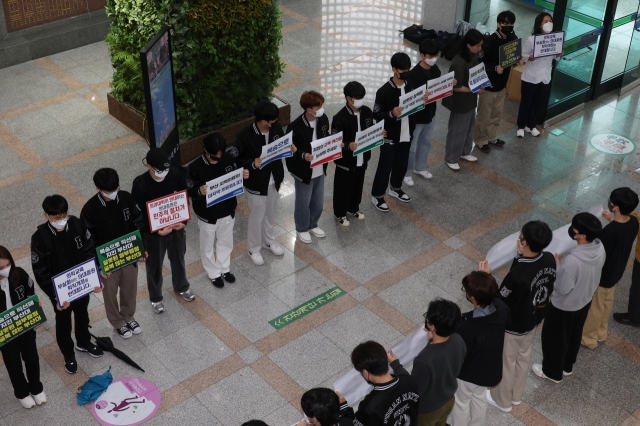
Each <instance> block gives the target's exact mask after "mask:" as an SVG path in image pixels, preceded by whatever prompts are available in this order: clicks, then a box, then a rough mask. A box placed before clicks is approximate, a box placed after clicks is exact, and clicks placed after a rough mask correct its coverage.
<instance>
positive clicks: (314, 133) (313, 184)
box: [286, 90, 330, 244]
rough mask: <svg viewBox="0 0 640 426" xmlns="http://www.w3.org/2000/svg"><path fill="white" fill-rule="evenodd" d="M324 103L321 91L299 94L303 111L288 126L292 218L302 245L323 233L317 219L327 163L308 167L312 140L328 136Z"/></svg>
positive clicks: (318, 217)
mask: <svg viewBox="0 0 640 426" xmlns="http://www.w3.org/2000/svg"><path fill="white" fill-rule="evenodd" d="M323 104H324V96H322V95H321V94H320V93H318V92H316V91H315V90H311V91H308V92H304V93H303V94H302V96H301V97H300V107H302V109H303V111H304V112H303V113H302V115H300V116H299V117H298V118H296V119H295V120H293V122H291V124H289V127H287V131H288V132H293V144H294V145H295V147H296V153H295V155H293V156H292V157H288V158H287V160H286V162H287V169H288V170H289V173H291V176H293V178H294V179H295V182H294V183H295V187H296V195H295V196H296V200H295V206H294V210H293V219H294V221H295V224H296V234H297V235H298V239H299V240H300V241H302V242H303V243H305V244H309V243H310V242H311V234H313V235H314V236H316V237H318V238H324V237H325V236H326V235H325V233H324V231H323V230H322V229H320V228H319V227H318V219H320V215H321V214H322V207H323V205H324V176H325V175H326V174H327V165H328V164H327V163H324V164H321V165H319V166H315V167H311V161H312V160H313V154H312V149H311V143H312V142H315V141H316V140H317V139H322V138H325V137H327V136H329V135H330V131H329V119H328V118H327V116H326V115H325V114H324V108H322V105H323ZM310 233H311V234H310Z"/></svg>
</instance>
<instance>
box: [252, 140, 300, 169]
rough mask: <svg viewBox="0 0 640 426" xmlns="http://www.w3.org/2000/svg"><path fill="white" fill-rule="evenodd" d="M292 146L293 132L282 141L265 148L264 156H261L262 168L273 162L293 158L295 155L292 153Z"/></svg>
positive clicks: (263, 150)
mask: <svg viewBox="0 0 640 426" xmlns="http://www.w3.org/2000/svg"><path fill="white" fill-rule="evenodd" d="M292 144H293V132H289V133H287V134H286V135H284V136H283V137H281V138H280V139H278V140H276V141H274V142H272V143H269V144H267V145H265V146H263V147H262V154H260V158H261V159H262V162H261V163H260V168H263V167H264V166H266V165H267V164H269V163H271V162H273V161H276V160H281V159H283V158H287V157H291V156H292V155H293V153H292V152H291V145H292Z"/></svg>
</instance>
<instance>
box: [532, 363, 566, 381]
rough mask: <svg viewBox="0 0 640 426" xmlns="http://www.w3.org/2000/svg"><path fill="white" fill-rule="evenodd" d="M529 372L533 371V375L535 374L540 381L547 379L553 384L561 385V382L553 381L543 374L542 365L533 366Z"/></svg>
mask: <svg viewBox="0 0 640 426" xmlns="http://www.w3.org/2000/svg"><path fill="white" fill-rule="evenodd" d="M531 371H533V374H535V375H536V376H538V377H540V378H542V379H547V380H551V381H552V382H553V383H561V382H562V380H555V379H552V378H551V377H549V376H547V375H546V374H544V372H543V371H542V364H533V365H532V366H531Z"/></svg>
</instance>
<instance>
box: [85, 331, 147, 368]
mask: <svg viewBox="0 0 640 426" xmlns="http://www.w3.org/2000/svg"><path fill="white" fill-rule="evenodd" d="M89 334H91V333H89ZM91 337H93V338H94V339H96V345H98V347H99V348H100V349H102V350H103V351H107V352H111V353H112V354H113V355H114V356H115V357H116V358H120V359H121V360H123V361H124V362H126V363H127V364H129V365H130V366H132V367H134V368H137V369H138V370H140V371H142V372H143V373H145V371H144V370H143V369H142V367H140V366H139V365H138V364H137V363H136V362H135V361H134V360H132V359H131V358H129V356H128V355H127V354H125V353H124V352H122V351H121V350H120V349H117V348H116V347H115V346H113V342H112V341H111V337H97V336H94V335H93V334H91Z"/></svg>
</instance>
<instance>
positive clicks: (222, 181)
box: [207, 169, 244, 207]
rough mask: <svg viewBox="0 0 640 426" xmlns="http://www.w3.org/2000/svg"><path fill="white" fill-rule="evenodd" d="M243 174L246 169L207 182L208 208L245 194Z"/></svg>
mask: <svg viewBox="0 0 640 426" xmlns="http://www.w3.org/2000/svg"><path fill="white" fill-rule="evenodd" d="M243 172H244V169H238V170H234V171H232V172H230V173H227V174H225V175H222V176H220V177H219V178H216V179H213V180H210V181H209V182H207V207H211V206H213V205H214V204H217V203H219V202H221V201H224V200H228V199H229V198H232V197H236V196H238V195H240V194H242V193H244V188H243V187H242V182H243V181H242V173H243Z"/></svg>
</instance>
